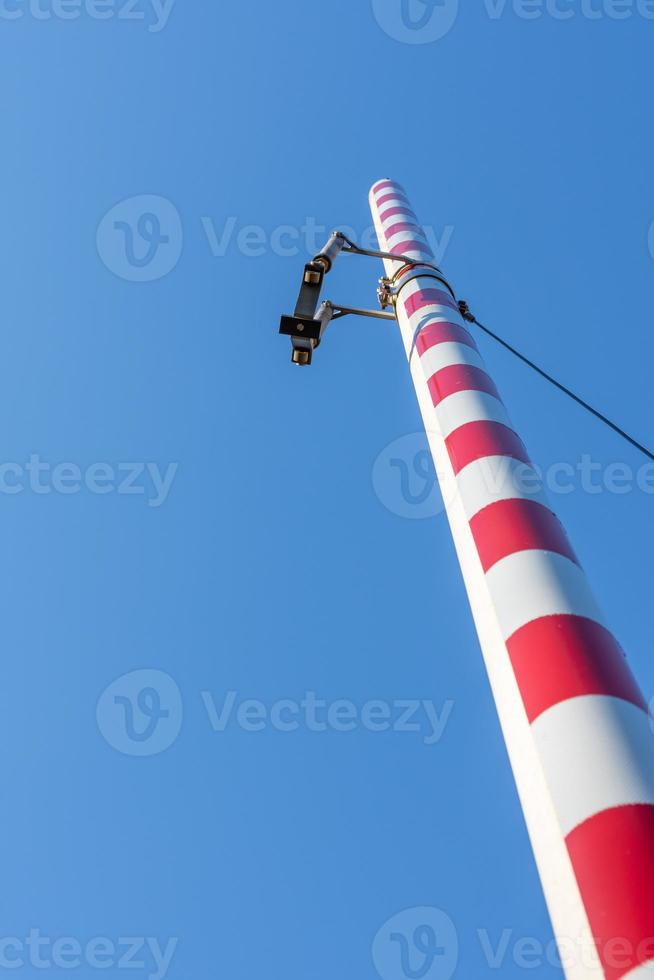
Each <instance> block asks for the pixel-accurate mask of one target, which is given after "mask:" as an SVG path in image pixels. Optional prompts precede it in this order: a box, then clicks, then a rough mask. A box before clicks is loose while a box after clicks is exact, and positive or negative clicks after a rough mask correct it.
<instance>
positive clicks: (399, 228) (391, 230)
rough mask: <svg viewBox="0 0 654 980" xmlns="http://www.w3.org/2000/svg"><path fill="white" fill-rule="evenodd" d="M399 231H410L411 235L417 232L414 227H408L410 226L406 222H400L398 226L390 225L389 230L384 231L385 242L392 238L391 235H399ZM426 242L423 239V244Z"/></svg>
mask: <svg viewBox="0 0 654 980" xmlns="http://www.w3.org/2000/svg"><path fill="white" fill-rule="evenodd" d="M401 231H410V232H413V234H416V233H417V231H418V229H417V228H416V226H415V225H410V224H407V223H406V222H401V223H400V224H398V225H391V227H390V228H387V229H386V231H385V232H384V236H385V238H386V241H388V240H389V238H392V237H393V235H399V233H400V232H401ZM426 241H427V240H426V239H425V242H426Z"/></svg>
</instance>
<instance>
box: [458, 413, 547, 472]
mask: <svg viewBox="0 0 654 980" xmlns="http://www.w3.org/2000/svg"><path fill="white" fill-rule="evenodd" d="M445 444H446V446H447V451H448V453H449V456H450V460H451V461H452V466H453V467H454V473H455V475H456V474H458V473H460V472H461V470H462V469H463V468H464V467H465V466H467V465H468V463H474V461H475V460H476V459H483V458H484V457H486V456H511V457H512V458H513V459H518V460H520V462H522V463H528V464H529V465H531V460H530V459H529V454H528V453H527V450H526V448H525V445H524V443H523V442H522V440H521V439H520V438H519V437H518V435H517V434H516V433H515V432H514V431H513V429H509V427H508V426H506V425H502V423H501V422H467V423H466V424H465V425H462V426H460V427H459V428H458V429H455V430H454V432H452V434H451V435H449V436H448V437H447V439H446V440H445Z"/></svg>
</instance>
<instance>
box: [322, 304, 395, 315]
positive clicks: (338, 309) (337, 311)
mask: <svg viewBox="0 0 654 980" xmlns="http://www.w3.org/2000/svg"><path fill="white" fill-rule="evenodd" d="M323 305H324V306H328V307H330V308H331V309H332V310H333V313H332V316H331V318H332V320H340V318H341V317H343V316H351V315H353V316H369V317H372V318H373V319H375V320H395V314H394V313H382V311H381V310H362V309H361V308H360V307H358V306H341V304H340V303H332V302H330V300H327V301H326V302H325V303H324V304H323Z"/></svg>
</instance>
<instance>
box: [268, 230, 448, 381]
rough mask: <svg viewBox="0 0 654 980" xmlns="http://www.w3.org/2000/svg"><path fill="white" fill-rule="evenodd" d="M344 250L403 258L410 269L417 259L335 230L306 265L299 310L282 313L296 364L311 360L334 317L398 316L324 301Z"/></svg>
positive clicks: (387, 257)
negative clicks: (370, 246)
mask: <svg viewBox="0 0 654 980" xmlns="http://www.w3.org/2000/svg"><path fill="white" fill-rule="evenodd" d="M341 252H343V253H344V254H345V255H348V254H349V255H366V256H369V257H370V258H376V259H390V260H392V261H393V262H401V263H402V264H403V267H405V268H407V269H408V268H411V267H412V266H415V265H416V261H415V259H412V258H410V257H409V256H407V255H395V254H393V253H392V252H377V251H373V250H372V249H366V248H360V246H359V245H357V244H356V243H355V242H352V241H350V239H349V238H348V237H347V236H346V235H344V234H343V232H341V231H335V232H333V234H332V235H331V237H330V238H329V240H328V241H327V243H326V245H325V246H324V248H323V249H321V251H320V252H318V254H317V255H316V256H315V257H314V258H313V259H312V260H311V262H308V263H307V264H306V265H305V267H304V273H303V276H302V283H301V285H300V292H299V295H298V298H297V303H296V304H295V312H294V313H293V315H292V316H282V319H281V324H280V328H279V332H280V334H283V335H284V336H287V337H290V338H291V342H292V345H293V353H292V361H293V363H294V364H298V365H301V366H304V365H307V364H311V360H312V356H313V352H314V350H315V349H316V347H318V346H319V344H320V341H321V340H322V336H323V334H324V332H325V330H326V329H327V327H328V325H329V323H330V322H331V321H332V320H339V319H341V318H342V317H344V316H350V315H355V316H366V317H373V318H375V319H377V320H395V314H394V313H384V312H382V311H381V310H379V311H378V310H366V309H361V308H359V307H355V306H342V305H341V304H336V303H331V302H329V301H326V302H323V303H322V304H321V303H320V296H321V293H322V287H323V283H324V280H325V276H326V275H327V273H328V272H330V271H331V269H332V267H333V265H334V262H335V260H336V259H337V258H338V256H339V255H340V254H341ZM434 268H435V267H434ZM436 271H438V270H436ZM379 295H380V299H381V296H382V293H381V292H380V294H379ZM384 295H387V294H384ZM382 302H383V300H382ZM383 305H384V306H388V305H390V303H388V302H385V303H383ZM382 308H383V307H382Z"/></svg>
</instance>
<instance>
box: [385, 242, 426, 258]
mask: <svg viewBox="0 0 654 980" xmlns="http://www.w3.org/2000/svg"><path fill="white" fill-rule="evenodd" d="M389 251H390V253H391V255H406V254H407V252H420V253H421V254H422V255H428V256H430V257H433V253H432V250H431V248H430V247H429V245H428V244H427V242H417V241H411V242H398V243H397V245H393V247H392V248H391V249H389Z"/></svg>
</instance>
